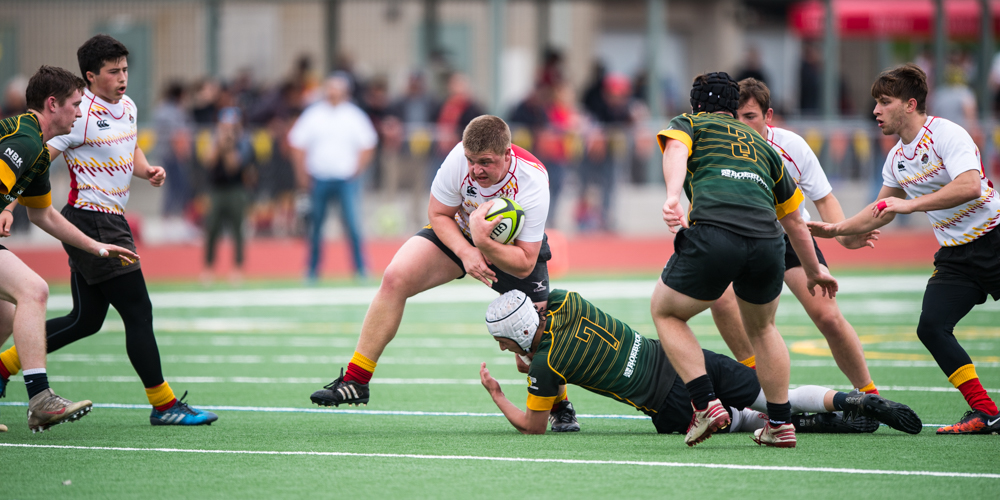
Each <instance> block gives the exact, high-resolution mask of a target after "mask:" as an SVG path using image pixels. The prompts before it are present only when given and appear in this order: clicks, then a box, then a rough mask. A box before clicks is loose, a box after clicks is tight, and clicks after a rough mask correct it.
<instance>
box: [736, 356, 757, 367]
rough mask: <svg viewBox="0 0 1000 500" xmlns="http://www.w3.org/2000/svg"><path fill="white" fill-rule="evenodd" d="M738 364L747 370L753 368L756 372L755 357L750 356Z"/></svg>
mask: <svg viewBox="0 0 1000 500" xmlns="http://www.w3.org/2000/svg"><path fill="white" fill-rule="evenodd" d="M740 363H742V364H743V365H745V366H746V367H748V368H753V369H754V370H756V369H757V356H750V357H749V358H747V359H741V360H740Z"/></svg>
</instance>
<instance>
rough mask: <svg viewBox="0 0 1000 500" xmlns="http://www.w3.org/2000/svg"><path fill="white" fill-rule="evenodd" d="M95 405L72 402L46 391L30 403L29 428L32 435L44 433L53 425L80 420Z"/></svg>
mask: <svg viewBox="0 0 1000 500" xmlns="http://www.w3.org/2000/svg"><path fill="white" fill-rule="evenodd" d="M93 406H94V403H91V402H90V401H88V400H83V401H77V402H75V403H74V402H72V401H70V400H68V399H66V398H63V397H60V396H57V395H56V393H54V392H52V389H45V390H44V391H42V392H39V393H38V394H35V397H33V398H31V400H30V401H28V428H29V429H31V433H32V434H34V433H36V432H44V431H46V430H48V429H49V428H50V427H52V426H53V425H59V424H61V423H64V422H73V421H75V420H80V418H82V417H83V416H84V415H86V414H87V413H89V412H90V410H91V408H93Z"/></svg>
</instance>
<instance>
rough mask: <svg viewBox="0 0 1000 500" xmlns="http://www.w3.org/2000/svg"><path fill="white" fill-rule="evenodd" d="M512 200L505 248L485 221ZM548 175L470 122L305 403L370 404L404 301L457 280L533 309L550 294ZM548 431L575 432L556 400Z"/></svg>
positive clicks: (499, 129) (496, 127)
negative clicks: (360, 318) (424, 220)
mask: <svg viewBox="0 0 1000 500" xmlns="http://www.w3.org/2000/svg"><path fill="white" fill-rule="evenodd" d="M501 196H503V197H507V198H511V199H513V200H514V201H516V202H518V203H519V204H520V205H521V207H523V208H524V217H525V223H524V228H523V229H522V230H521V233H520V234H519V235H518V237H517V239H515V240H514V241H513V242H512V243H511V244H509V245H503V244H500V243H498V242H496V241H493V240H492V239H491V238H490V231H492V230H493V228H494V227H495V226H496V225H497V224H498V223H499V222H500V219H499V218H497V219H494V220H493V221H486V219H485V213H486V211H487V210H488V209H489V207H490V206H491V205H492V201H493V200H495V199H497V198H499V197H501ZM548 211H549V185H548V174H547V173H546V170H545V167H544V166H543V165H542V163H541V162H540V161H538V159H537V158H535V157H534V156H533V155H532V154H531V153H529V152H528V151H526V150H524V149H523V148H520V147H518V146H516V145H511V138H510V128H508V126H507V124H506V123H505V122H504V121H503V120H502V119H500V118H499V117H496V116H491V115H482V116H479V117H477V118H475V119H473V120H472V121H471V122H470V123H469V125H468V126H467V127H466V128H465V131H464V132H463V134H462V142H460V143H458V144H457V145H456V146H455V147H454V148H452V150H451V152H450V153H449V154H448V156H447V157H446V158H445V160H444V162H443V163H442V164H441V168H440V169H438V172H437V175H436V176H435V178H434V182H433V183H432V185H431V195H430V202H429V204H428V207H427V216H428V218H429V219H430V224H428V225H427V226H426V227H424V228H423V229H421V230H420V231H419V232H418V233H417V234H416V235H414V236H412V237H410V239H409V240H407V241H406V243H404V244H403V246H402V247H401V248H400V249H399V250H398V251H397V252H396V255H395V256H394V257H393V258H392V261H391V262H390V263H389V266H388V267H387V268H386V270H385V275H384V276H383V277H382V283H381V284H380V285H379V289H378V292H377V293H376V294H375V298H374V299H373V300H372V303H371V305H370V306H369V307H368V312H367V314H365V320H364V323H363V324H362V326H361V335H360V338H359V339H358V344H357V347H356V350H355V351H354V355H353V357H352V358H351V361H350V363H348V365H347V371H346V373H344V370H343V369H341V376H340V377H339V378H337V379H336V380H334V381H333V382H332V383H330V384H328V385H327V386H325V388H324V389H322V390H319V391H316V392H314V393H313V394H312V396H311V399H312V401H313V402H314V403H316V404H318V405H322V406H331V405H332V406H338V405H340V404H342V403H347V404H349V405H350V404H365V403H368V401H369V396H370V389H369V387H368V382H369V381H370V380H371V378H372V375H373V374H374V372H375V366H376V364H377V362H378V359H379V357H380V356H381V355H382V351H383V350H385V347H386V346H387V345H388V344H389V342H390V341H392V339H393V337H395V336H396V332H397V331H398V330H399V324H400V321H401V320H402V317H403V309H404V307H405V306H406V300H407V299H408V298H410V297H412V296H414V295H416V294H418V293H420V292H422V291H425V290H429V289H431V288H434V287H436V286H439V285H443V284H445V283H447V282H449V281H452V280H456V279H459V278H462V277H464V276H465V275H466V274H468V275H470V276H472V277H473V278H475V279H477V280H479V281H481V282H482V283H483V284H485V285H486V286H489V287H491V288H493V289H494V290H496V291H497V292H498V293H504V292H507V291H510V290H514V289H517V290H521V291H522V292H524V293H525V294H526V295H527V296H528V297H530V298H531V301H532V302H533V303H534V305H535V307H536V308H537V309H538V310H543V309H544V308H545V305H546V302H547V300H548V295H549V273H548V265H547V264H546V262H547V261H548V260H549V259H551V258H552V252H551V251H550V250H549V245H548V242H547V240H546V236H545V219H546V216H547V214H548ZM558 403H559V406H558V410H557V412H556V413H557V414H558V418H557V419H556V420H557V422H556V428H557V430H565V431H576V430H579V424H577V422H576V417H575V411H574V410H573V406H572V404H570V403H569V401H568V400H567V399H566V394H565V391H564V392H563V393H562V394H561V395H560V401H558Z"/></svg>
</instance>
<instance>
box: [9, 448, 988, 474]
mask: <svg viewBox="0 0 1000 500" xmlns="http://www.w3.org/2000/svg"><path fill="white" fill-rule="evenodd" d="M0 446H3V447H8V448H34V449H39V448H47V449H57V450H80V451H121V452H156V453H201V454H213V455H263V456H275V455H278V456H313V457H354V458H387V459H408V460H463V461H482V462H513V463H548V464H566V465H627V466H636V465H640V466H647V467H672V468H691V469H722V470H752V471H766V472H806V473H817V472H820V473H832V474H865V475H874V476H931V477H955V478H967V479H1000V474H986V473H972V472H945V471H921V470H912V471H911V470H879V469H847V468H834V467H792V466H780V465H741V464H712V463H707V464H700V463H684V462H642V461H635V460H572V459H558V458H521V457H488V456H476V455H417V454H409V453H349V452H339V451H326V452H324V451H264V450H193V449H180V448H125V447H112V446H65V445H35V444H13V443H0Z"/></svg>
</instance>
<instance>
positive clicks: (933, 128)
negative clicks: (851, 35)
mask: <svg viewBox="0 0 1000 500" xmlns="http://www.w3.org/2000/svg"><path fill="white" fill-rule="evenodd" d="M872 97H873V98H875V110H874V114H875V119H876V121H877V122H878V125H879V127H880V128H881V129H882V133H883V134H885V135H893V134H896V135H899V142H897V143H896V145H895V146H894V147H893V148H892V150H891V151H889V154H888V156H887V157H886V160H885V164H884V165H883V167H882V190H881V191H879V194H878V199H877V200H876V201H875V202H873V203H871V204H870V205H868V207H866V208H865V209H864V210H862V211H861V212H859V213H858V214H857V215H855V216H854V217H851V218H850V219H847V220H844V221H841V222H839V223H836V224H831V223H819V222H810V223H809V226H810V230H811V231H812V233H813V235H815V236H821V237H825V238H831V237H836V236H841V235H852V234H861V233H865V232H867V231H871V230H873V229H876V228H879V227H882V226H884V225H886V224H888V223H889V222H892V220H893V218H895V216H896V214H909V213H913V212H926V213H927V218H928V219H930V222H931V227H932V228H933V229H934V234H935V236H937V239H938V243H940V244H941V248H940V249H939V250H938V251H937V253H936V254H934V273H933V274H932V275H931V277H930V279H929V280H928V282H927V288H926V290H925V291H924V300H923V309H922V311H921V313H920V321H919V322H918V324H917V337H919V338H920V341H921V342H922V343H923V344H924V347H926V348H927V350H928V351H930V353H931V355H933V356H934V360H935V361H937V364H938V366H939V367H941V370H942V371H944V373H945V375H947V376H948V381H949V382H951V383H952V384H953V385H954V386H955V387H956V388H957V389H958V390H959V391H960V392H961V393H962V396H964V397H965V400H966V401H967V402H968V403H969V406H970V407H971V410H970V411H968V412H966V414H965V415H964V416H963V417H962V419H961V420H960V421H959V422H958V423H956V424H953V425H949V426H945V427H942V428H940V429H938V430H937V432H938V434H996V433H997V432H1000V414H998V413H1000V411H998V410H997V406H996V403H994V402H993V400H992V399H991V398H990V396H989V395H988V394H987V393H986V390H985V389H983V385H982V383H980V381H979V377H978V375H976V368H975V366H974V365H973V364H972V359H971V358H970V357H969V354H968V353H966V352H965V349H963V348H962V346H961V345H959V343H958V340H957V339H956V338H955V335H954V328H955V324H956V323H958V322H959V320H961V319H962V318H963V317H965V315H966V314H968V313H969V311H971V310H972V308H973V307H974V306H975V305H977V304H982V303H984V302H986V300H987V298H988V296H992V297H993V300H1000V231H998V230H997V224H998V222H1000V196H998V195H997V192H996V190H995V189H994V188H993V184H992V183H991V182H990V181H989V179H987V178H986V175H985V173H984V171H983V166H982V161H981V159H980V157H979V148H977V147H976V144H975V143H974V142H973V141H972V137H970V136H969V133H968V132H966V131H965V129H963V128H962V127H960V126H958V125H956V124H954V123H952V122H950V121H948V120H945V119H943V118H939V117H935V116H927V112H926V101H927V75H925V74H924V72H923V70H921V69H920V68H919V67H917V66H916V65H915V64H906V65H904V66H900V67H898V68H895V69H892V70H889V71H885V72H883V73H882V74H881V75H879V78H878V80H876V81H875V83H874V84H873V85H872Z"/></svg>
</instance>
